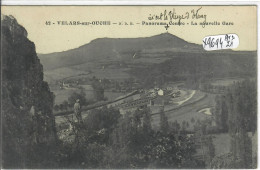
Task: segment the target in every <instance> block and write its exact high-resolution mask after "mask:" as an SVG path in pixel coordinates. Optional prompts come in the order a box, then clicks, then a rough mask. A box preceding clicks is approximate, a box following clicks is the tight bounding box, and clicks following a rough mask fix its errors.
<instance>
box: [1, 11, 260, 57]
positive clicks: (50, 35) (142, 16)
mask: <svg viewBox="0 0 260 170" xmlns="http://www.w3.org/2000/svg"><path fill="white" fill-rule="evenodd" d="M201 7H202V8H201ZM1 8H2V10H1V11H2V13H3V14H4V15H12V16H14V17H15V18H16V19H17V21H18V23H19V24H21V25H22V26H24V27H25V29H26V30H27V32H28V38H29V39H30V40H31V41H33V42H34V43H35V46H36V52H37V53H43V54H46V53H52V52H60V51H66V50H69V49H73V48H77V47H79V46H82V45H84V44H86V43H89V42H90V41H92V40H93V39H96V38H103V37H109V38H135V37H150V36H153V35H157V34H161V33H165V32H166V29H165V27H164V26H161V25H160V26H157V25H156V26H152V25H149V26H147V25H142V22H143V21H145V22H148V21H149V19H148V17H149V16H150V14H152V15H159V14H160V13H161V12H162V13H164V11H165V10H166V11H167V13H168V12H170V11H174V12H175V16H177V15H184V16H185V14H186V12H188V13H189V14H190V15H189V18H188V19H183V20H182V21H184V22H185V25H182V26H178V25H169V26H170V27H169V28H168V30H167V31H168V32H169V33H171V34H173V35H176V36H178V37H180V38H182V39H184V40H186V41H188V42H192V43H196V44H201V45H202V40H203V38H204V37H206V36H209V35H219V34H229V33H235V34H237V35H238V37H239V42H240V44H239V46H238V48H236V49H234V50H256V49H257V8H256V7H255V6H1ZM200 8H201V9H200ZM198 9H200V10H199V12H198V14H199V15H202V16H205V15H206V21H207V22H214V21H217V22H219V23H220V25H213V26H212V25H210V26H205V28H202V26H201V25H191V22H192V21H193V22H197V23H199V22H202V21H204V18H199V19H192V15H191V14H192V13H191V11H192V10H195V11H196V10H198ZM168 19H169V18H168ZM48 21H50V22H51V23H55V24H51V25H46V22H48ZM58 21H67V22H69V21H80V22H92V21H110V23H111V25H109V26H108V25H107V26H104V25H102V26H100V25H99V26H94V25H88V26H86V25H85V26H83V25H76V26H74V25H58ZM150 21H151V20H150ZM158 21H159V20H157V22H158ZM168 21H169V20H168ZM168 21H167V22H168ZM223 21H224V22H232V23H233V25H222V22H223ZM119 22H127V23H128V24H129V22H133V23H134V25H131V26H130V25H119ZM113 23H117V24H113ZM136 23H140V24H136ZM187 23H189V25H187Z"/></svg>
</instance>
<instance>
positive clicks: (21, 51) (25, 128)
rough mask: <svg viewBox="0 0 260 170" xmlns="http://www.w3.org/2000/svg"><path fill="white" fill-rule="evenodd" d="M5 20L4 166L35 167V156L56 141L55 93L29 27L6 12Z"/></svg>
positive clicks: (2, 39)
mask: <svg viewBox="0 0 260 170" xmlns="http://www.w3.org/2000/svg"><path fill="white" fill-rule="evenodd" d="M1 24H2V31H1V43H2V52H1V53H2V54H1V57H2V60H1V62H2V63H1V69H2V70H1V71H2V94H1V97H2V132H3V133H2V139H3V144H2V146H3V147H2V153H3V167H4V168H12V167H15V168H26V167H27V168H28V167H33V163H34V161H33V160H32V159H33V157H35V155H36V154H38V155H39V154H40V155H41V154H42V155H44V154H45V153H47V150H46V149H44V147H47V146H50V145H53V143H55V142H56V138H57V137H56V129H55V118H54V115H53V114H52V108H53V101H54V95H53V93H52V92H51V91H50V89H49V86H48V84H47V83H46V82H44V81H43V66H42V65H41V63H40V60H39V58H38V56H37V54H36V51H35V45H34V43H33V42H31V41H30V40H29V39H28V38H27V31H26V30H25V28H24V27H22V26H21V25H19V24H18V23H17V21H16V19H15V18H14V17H12V16H2V17H1ZM39 145H42V146H44V147H42V150H41V149H40V150H38V151H36V150H35V146H39ZM49 148H50V147H49ZM37 152H40V153H37ZM37 159H38V160H37V161H38V162H41V159H44V157H38V158H37Z"/></svg>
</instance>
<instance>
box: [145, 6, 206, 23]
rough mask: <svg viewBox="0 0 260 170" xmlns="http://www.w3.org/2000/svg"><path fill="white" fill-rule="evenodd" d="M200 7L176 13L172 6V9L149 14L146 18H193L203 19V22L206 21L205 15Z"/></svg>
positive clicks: (179, 19) (154, 19)
mask: <svg viewBox="0 0 260 170" xmlns="http://www.w3.org/2000/svg"><path fill="white" fill-rule="evenodd" d="M201 9H202V7H200V8H198V9H192V10H190V11H187V12H184V13H182V14H180V13H177V12H176V11H175V9H174V8H173V9H172V10H164V11H163V12H161V13H159V14H149V16H148V20H150V21H158V20H160V21H162V20H170V21H172V20H176V21H178V22H181V21H182V20H188V19H193V20H199V19H200V20H201V19H202V20H203V22H207V15H206V14H203V13H201Z"/></svg>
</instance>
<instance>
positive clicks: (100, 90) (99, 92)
mask: <svg viewBox="0 0 260 170" xmlns="http://www.w3.org/2000/svg"><path fill="white" fill-rule="evenodd" d="M91 86H92V88H93V90H94V97H95V99H96V100H97V101H100V100H104V87H103V86H102V84H101V82H99V81H98V79H96V78H95V77H93V78H92V82H91Z"/></svg>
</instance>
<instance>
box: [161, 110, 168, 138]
mask: <svg viewBox="0 0 260 170" xmlns="http://www.w3.org/2000/svg"><path fill="white" fill-rule="evenodd" d="M160 128H161V132H162V133H167V132H168V130H169V124H168V118H167V116H166V115H165V113H164V107H162V108H161V110H160Z"/></svg>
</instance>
